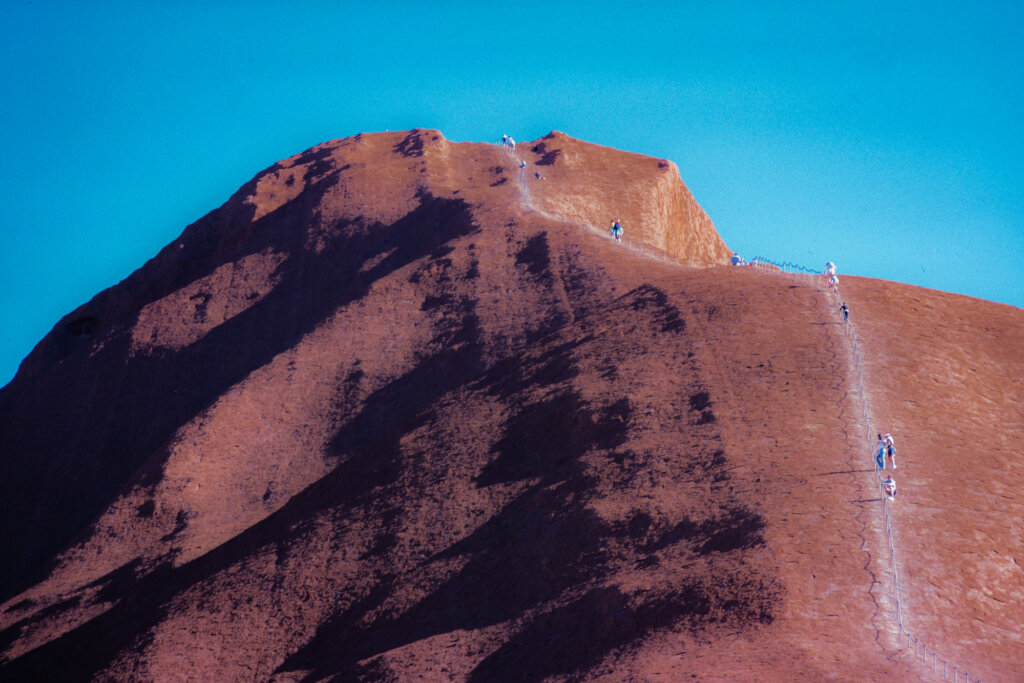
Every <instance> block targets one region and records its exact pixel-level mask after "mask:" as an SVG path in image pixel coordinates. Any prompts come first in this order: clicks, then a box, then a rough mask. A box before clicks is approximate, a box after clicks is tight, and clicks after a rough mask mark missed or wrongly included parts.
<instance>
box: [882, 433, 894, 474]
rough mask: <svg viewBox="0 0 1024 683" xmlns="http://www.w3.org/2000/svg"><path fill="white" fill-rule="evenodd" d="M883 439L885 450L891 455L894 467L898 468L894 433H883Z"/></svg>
mask: <svg viewBox="0 0 1024 683" xmlns="http://www.w3.org/2000/svg"><path fill="white" fill-rule="evenodd" d="M882 441H884V442H885V452H886V453H887V454H888V455H889V461H890V462H892V468H893V469H896V442H895V441H893V438H892V434H890V433H889V432H886V433H885V434H882Z"/></svg>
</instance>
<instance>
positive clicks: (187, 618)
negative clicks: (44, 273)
mask: <svg viewBox="0 0 1024 683" xmlns="http://www.w3.org/2000/svg"><path fill="white" fill-rule="evenodd" d="M517 155H518V156H514V155H513V154H512V153H511V152H509V151H507V150H503V149H501V148H499V147H496V146H492V145H484V144H468V143H458V144H456V143H451V142H449V141H447V140H445V139H444V138H443V137H442V136H441V135H440V133H438V132H436V131H423V130H417V131H412V132H403V133H388V134H373V135H361V136H356V137H355V138H349V139H345V140H339V141H334V142H330V143H325V144H323V145H320V146H318V147H315V148H313V149H311V150H309V151H307V152H304V153H302V154H300V155H296V156H295V157H292V158H290V159H288V160H285V161H283V162H281V163H278V164H275V165H274V166H272V167H271V168H269V169H267V170H266V171H264V172H263V173H261V174H259V175H258V176H257V177H256V178H255V179H254V180H253V181H251V182H250V183H248V184H247V185H245V186H244V187H243V188H242V189H241V190H240V191H239V192H238V193H237V194H236V195H235V196H233V197H232V198H231V199H230V200H229V201H228V202H227V203H226V204H225V205H224V206H223V207H221V208H219V209H217V210H215V211H213V212H211V213H210V214H209V215H207V216H206V217H204V218H203V219H201V220H200V221H198V222H197V223H195V224H194V225H192V226H190V227H189V228H188V229H187V230H186V231H185V232H184V233H183V234H182V236H181V237H180V238H179V239H178V240H176V241H175V242H173V243H172V244H170V245H169V246H168V247H167V248H165V249H164V250H163V251H161V253H160V254H159V255H158V256H156V257H155V258H154V259H153V260H151V261H150V262H149V263H147V264H146V265H145V266H143V267H142V268H141V269H140V270H139V271H137V272H136V273H135V274H133V275H132V276H131V277H130V278H128V279H127V280H126V281H125V282H123V283H121V284H120V285H118V286H117V287H114V288H111V289H110V290H107V291H105V292H103V293H101V294H99V295H98V296H97V297H96V298H95V299H93V300H92V301H90V302H89V303H87V304H85V305H84V306H82V307H81V308H80V309H78V310H77V311H75V312H73V313H72V314H70V315H69V316H67V317H66V318H65V319H64V320H62V321H61V322H60V323H58V325H57V326H56V327H55V328H54V330H53V331H52V332H51V333H50V334H49V335H47V337H46V338H45V339H44V340H43V341H42V342H41V343H40V344H39V346H38V347H37V348H36V349H35V350H34V351H33V353H32V354H31V355H30V356H29V357H28V358H27V359H26V361H25V362H24V364H23V365H22V368H21V370H20V371H19V373H18V375H17V376H16V377H15V379H14V380H13V381H12V382H11V384H10V385H8V386H7V387H6V388H4V389H3V390H0V444H2V446H0V448H2V449H3V450H2V460H0V463H2V464H0V467H2V472H0V474H2V477H0V494H2V496H0V505H2V506H3V509H2V515H0V533H2V535H0V543H2V545H3V547H4V548H5V551H6V552H5V554H6V557H7V558H8V560H7V561H6V562H5V563H3V566H2V568H0V571H2V574H0V577H2V579H0V586H2V589H3V593H2V594H0V600H2V601H3V602H2V604H0V647H2V648H3V650H2V652H3V654H2V657H3V663H2V666H0V675H3V677H4V678H6V679H37V680H75V679H88V678H101V679H113V680H136V679H157V680H166V679H170V678H188V679H193V680H251V679H256V680H268V679H272V680H279V681H286V680H321V679H330V678H335V679H337V680H368V681H372V680H420V679H422V680H471V681H495V680H516V681H522V680H563V679H573V680H602V681H622V680H636V681H657V680H664V681H676V680H682V679H691V678H695V679H701V680H779V679H790V678H797V679H801V680H820V679H823V678H832V679H840V680H853V679H857V680H878V679H882V678H890V679H899V680H918V679H921V680H931V679H932V674H931V669H930V660H929V664H928V666H925V665H924V664H923V663H921V662H920V661H915V660H914V658H913V656H912V655H911V654H909V653H908V652H907V650H906V647H905V639H903V640H901V639H900V637H899V635H898V629H897V625H896V624H897V622H896V614H895V602H894V600H893V578H894V577H893V572H892V562H891V558H890V554H889V546H888V541H887V534H886V532H885V525H884V519H883V516H882V503H881V500H880V495H879V491H878V486H877V479H876V475H875V473H874V472H873V471H871V468H870V454H869V450H870V447H871V444H870V443H869V441H868V436H867V432H868V428H869V425H867V424H865V419H864V412H863V408H862V406H864V405H865V403H866V406H867V408H868V414H867V417H868V419H869V420H870V428H871V429H876V430H878V431H890V432H892V433H893V434H894V435H895V436H896V439H897V443H898V446H899V455H898V463H899V469H898V470H897V471H896V473H895V474H896V478H897V480H898V483H899V486H900V493H899V500H898V502H896V503H895V504H894V505H893V506H891V508H890V509H891V511H892V515H893V537H894V539H895V541H896V567H897V570H898V573H899V586H900V598H901V601H900V602H901V607H902V618H903V625H904V627H905V628H906V629H907V630H908V631H910V632H911V633H913V634H914V635H915V636H916V637H919V638H920V639H922V640H923V641H925V642H927V643H929V645H930V646H932V647H934V648H936V649H938V650H939V652H941V653H942V655H943V656H944V657H946V658H947V659H950V660H951V661H952V662H955V663H956V664H958V665H960V666H963V667H966V668H967V669H968V670H969V671H970V672H971V673H972V674H974V675H975V676H976V677H983V678H984V679H985V680H1019V671H1020V670H1021V662H1024V644H1022V642H1021V636H1020V632H1021V626H1022V624H1024V610H1022V607H1021V605H1022V604H1024V603H1022V598H1024V570H1022V569H1021V564H1020V563H1021V562H1024V558H1022V556H1021V547H1022V545H1021V538H1020V530H1019V521H1018V520H1019V519H1020V517H1021V513H1022V512H1024V510H1022V505H1024V504H1022V502H1021V496H1020V494H1019V489H1020V485H1021V483H1022V481H1024V462H1022V459H1021V456H1020V443H1021V442H1022V438H1024V417H1022V411H1021V410H1020V405H1021V402H1022V399H1024V380H1022V378H1024V350H1022V345H1021V344H1020V343H1019V342H1020V339H1021V338H1024V312H1022V311H1020V310H1019V309H1015V308H1011V307H1007V306H1001V305H997V304H992V303H988V302H984V301H979V300H976V299H970V298H966V297H961V296H955V295H950V294H943V293H940V292H934V291H928V290H923V289H920V288H915V287H909V286H905V285H895V284H892V283H886V282H879V281H873V280H866V279H861V278H853V277H845V276H844V277H843V278H842V288H843V297H844V300H846V301H848V302H849V304H850V307H851V311H852V317H851V320H852V322H853V324H854V328H855V330H856V333H857V340H858V341H857V347H856V348H857V350H858V351H859V355H860V364H861V367H862V368H863V376H864V385H863V386H864V387H865V389H866V391H865V395H864V396H863V399H865V400H862V395H861V382H860V381H859V379H858V376H857V370H856V368H857V359H856V358H855V356H854V353H853V348H854V347H853V346H852V344H851V342H850V338H849V337H848V335H847V332H846V328H845V327H844V326H843V324H842V322H841V321H840V319H839V317H838V314H837V312H836V307H835V301H834V300H833V299H832V295H831V294H830V293H829V292H827V291H826V290H825V289H824V288H823V287H822V283H821V282H819V281H818V280H817V279H816V278H812V277H805V278H799V277H796V276H787V275H784V274H781V273H776V272H765V271H761V270H756V269H753V268H729V267H726V266H724V265H721V266H714V267H707V268H696V267H688V266H684V265H680V263H681V262H682V263H687V264H690V266H693V265H696V264H700V265H712V264H724V262H725V260H726V258H727V257H728V255H729V252H728V250H727V249H726V247H725V244H724V243H723V242H722V241H721V239H720V238H719V236H718V235H717V233H716V232H715V230H714V226H713V225H712V224H711V222H710V220H709V219H708V218H707V216H706V215H705V214H704V212H703V211H702V210H701V209H700V207H699V206H698V205H697V204H696V203H695V202H694V200H693V198H692V196H691V195H690V193H689V192H688V191H687V190H686V188H685V186H684V185H683V184H682V182H681V181H680V179H679V177H678V173H677V171H676V169H675V167H674V166H673V165H672V164H671V163H669V162H664V161H659V160H656V159H651V158H649V157H643V156H639V155H634V154H627V153H624V152H619V151H615V150H611V149H608V148H602V147H598V146H596V145H590V144H587V143H583V142H580V141H578V140H574V139H572V138H569V137H567V136H565V135H562V134H560V133H552V134H551V135H549V136H546V137H544V138H542V139H541V140H537V141H535V142H532V143H522V144H520V145H519V146H518V147H517ZM519 159H523V160H525V161H527V163H528V165H527V167H526V168H525V169H520V168H519V166H518V160H519ZM536 173H539V174H541V176H542V178H541V179H538V178H536V177H535V175H534V174H536ZM615 218H619V219H621V220H622V222H623V224H624V226H625V229H626V242H625V243H623V244H617V243H615V242H613V241H611V240H610V239H608V237H607V236H606V233H605V231H606V226H607V223H608V222H609V221H610V220H612V219H615Z"/></svg>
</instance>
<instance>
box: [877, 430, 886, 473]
mask: <svg viewBox="0 0 1024 683" xmlns="http://www.w3.org/2000/svg"><path fill="white" fill-rule="evenodd" d="M876 448H877V450H876V451H875V464H876V465H877V466H878V469H880V470H884V469H885V439H883V438H882V435H881V434H879V435H878V446H877V447H876Z"/></svg>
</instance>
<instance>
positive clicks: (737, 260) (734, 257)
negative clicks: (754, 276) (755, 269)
mask: <svg viewBox="0 0 1024 683" xmlns="http://www.w3.org/2000/svg"><path fill="white" fill-rule="evenodd" d="M729 263H731V264H732V265H734V266H742V265H743V259H742V258H740V255H739V254H733V255H732V258H731V259H729Z"/></svg>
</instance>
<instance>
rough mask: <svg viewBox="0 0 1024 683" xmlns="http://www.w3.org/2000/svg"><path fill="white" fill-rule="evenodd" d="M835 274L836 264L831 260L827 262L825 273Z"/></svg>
mask: <svg viewBox="0 0 1024 683" xmlns="http://www.w3.org/2000/svg"><path fill="white" fill-rule="evenodd" d="M835 274H836V264H834V263H832V262H831V261H829V262H828V263H826V264H825V275H835Z"/></svg>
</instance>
